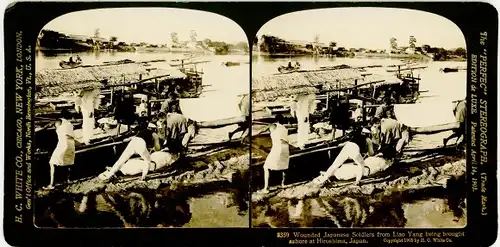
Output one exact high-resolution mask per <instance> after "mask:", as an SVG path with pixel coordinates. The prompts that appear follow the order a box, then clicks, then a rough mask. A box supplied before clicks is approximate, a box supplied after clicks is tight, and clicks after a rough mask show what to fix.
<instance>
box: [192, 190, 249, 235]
mask: <svg viewBox="0 0 500 247" xmlns="http://www.w3.org/2000/svg"><path fill="white" fill-rule="evenodd" d="M230 200H231V199H230V195H229V194H227V193H217V194H213V195H207V196H204V197H201V198H191V199H190V200H189V205H190V207H191V214H192V215H191V220H190V221H189V222H188V223H187V224H186V225H184V227H191V228H205V227H248V215H249V214H248V211H247V212H246V214H244V215H240V214H239V213H238V209H237V208H236V207H235V206H231V205H229V203H231V202H230Z"/></svg>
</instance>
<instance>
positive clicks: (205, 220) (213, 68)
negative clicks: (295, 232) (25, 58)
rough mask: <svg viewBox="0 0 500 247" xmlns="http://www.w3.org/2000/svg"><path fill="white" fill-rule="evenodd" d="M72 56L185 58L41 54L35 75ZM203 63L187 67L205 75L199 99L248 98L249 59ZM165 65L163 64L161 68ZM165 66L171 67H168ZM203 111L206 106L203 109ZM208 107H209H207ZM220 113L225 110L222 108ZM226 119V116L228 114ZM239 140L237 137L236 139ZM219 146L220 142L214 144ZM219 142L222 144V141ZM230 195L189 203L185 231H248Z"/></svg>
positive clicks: (219, 134)
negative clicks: (231, 204) (186, 228)
mask: <svg viewBox="0 0 500 247" xmlns="http://www.w3.org/2000/svg"><path fill="white" fill-rule="evenodd" d="M72 55H79V56H80V57H81V58H82V61H83V64H84V65H91V64H102V63H103V62H107V61H119V60H123V59H130V60H133V61H149V60H158V59H164V60H167V61H169V60H172V59H178V58H182V57H183V54H182V53H166V52H111V51H101V52H80V53H56V54H47V53H43V52H38V53H37V56H36V64H35V66H36V71H40V70H44V69H59V68H60V67H59V62H60V61H61V60H65V61H68V60H69V57H70V56H72ZM201 59H202V60H209V61H210V62H208V63H202V64H197V65H196V66H193V65H190V66H187V67H193V68H196V70H198V71H202V72H203V77H202V82H203V85H205V86H207V87H205V88H204V91H203V92H202V94H201V96H200V97H203V98H208V99H219V100H220V99H222V98H224V97H233V96H234V97H236V96H237V95H241V94H248V92H249V88H250V86H249V81H250V66H249V56H248V55H223V56H215V55H212V56H204V57H202V58H201ZM227 61H232V62H240V63H241V65H240V66H232V67H226V66H223V65H222V64H221V63H222V62H227ZM161 66H162V65H161V64H160V66H159V67H161ZM163 66H165V67H170V66H169V65H168V64H167V63H164V64H163ZM200 107H203V106H200ZM205 107H207V106H205ZM208 109H210V111H212V112H213V114H214V115H225V113H220V114H217V110H218V109H217V107H213V108H210V107H208ZM219 110H221V111H224V110H225V109H224V108H222V107H219ZM226 115H227V114H226ZM235 128H236V127H234V126H228V127H225V128H222V129H216V130H207V131H203V130H202V131H200V134H199V135H198V136H197V137H198V138H195V140H193V142H203V141H204V140H206V139H214V138H215V139H223V138H227V133H228V132H229V131H231V130H232V129H235ZM235 137H237V136H235ZM211 141H212V142H216V141H217V140H215V141H214V140H211ZM219 141H220V140H219ZM228 197H230V195H229V194H228V193H223V192H218V193H216V194H211V195H206V196H203V197H198V198H191V199H189V204H190V208H191V213H192V217H191V220H190V222H188V223H187V224H186V225H185V226H184V227H247V226H248V222H249V218H248V217H249V216H248V213H247V214H246V215H240V214H238V210H237V209H236V207H235V206H226V204H227V203H225V201H226V199H224V198H228Z"/></svg>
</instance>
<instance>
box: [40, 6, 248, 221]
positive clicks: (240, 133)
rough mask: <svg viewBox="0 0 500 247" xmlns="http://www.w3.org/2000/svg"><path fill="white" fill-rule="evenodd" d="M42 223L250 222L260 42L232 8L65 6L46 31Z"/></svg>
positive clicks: (42, 89) (42, 35) (42, 77)
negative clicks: (253, 98)
mask: <svg viewBox="0 0 500 247" xmlns="http://www.w3.org/2000/svg"><path fill="white" fill-rule="evenodd" d="M35 60H36V61H35V62H36V64H35V65H36V68H35V70H36V82H35V83H36V96H35V97H36V101H35V103H34V108H35V110H34V111H35V116H34V125H35V130H36V131H35V134H34V138H35V144H34V146H35V151H36V152H35V161H34V166H36V167H37V169H36V170H35V171H36V174H34V175H33V176H34V179H35V181H36V183H35V187H34V191H35V193H34V194H35V200H34V201H35V203H34V204H35V225H36V226H37V227H42V228H43V227H50V228H72V227H73V228H92V227H118V228H121V227H191V228H217V227H248V224H249V212H248V210H249V200H250V199H249V186H248V184H249V174H250V171H249V169H248V168H249V161H250V142H249V139H248V136H249V130H250V111H249V109H250V97H249V92H250V83H249V82H250V54H249V43H248V39H247V36H246V34H245V32H244V31H243V29H242V28H241V27H240V26H239V25H238V24H237V23H236V22H234V21H232V20H231V19H229V18H226V17H224V16H222V15H219V14H215V13H210V12H205V11H196V10H188V9H177V8H108V9H93V10H84V11H77V12H70V13H68V14H65V15H62V16H59V17H57V18H55V19H53V20H52V21H50V22H49V23H47V24H46V25H45V26H44V28H43V29H42V30H40V33H39V35H38V39H37V42H36V57H35Z"/></svg>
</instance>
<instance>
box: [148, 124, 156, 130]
mask: <svg viewBox="0 0 500 247" xmlns="http://www.w3.org/2000/svg"><path fill="white" fill-rule="evenodd" d="M148 128H150V129H156V124H154V123H149V124H148Z"/></svg>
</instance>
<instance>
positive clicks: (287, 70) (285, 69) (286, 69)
mask: <svg viewBox="0 0 500 247" xmlns="http://www.w3.org/2000/svg"><path fill="white" fill-rule="evenodd" d="M299 69H300V66H294V67H291V68H290V67H285V66H279V67H278V71H279V72H280V73H291V72H296V71H299Z"/></svg>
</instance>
